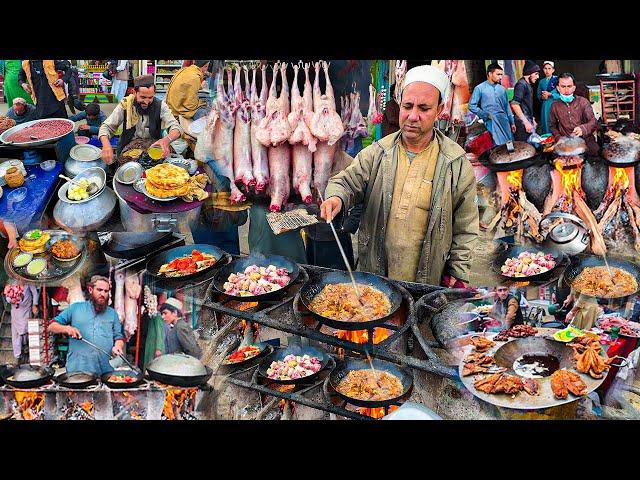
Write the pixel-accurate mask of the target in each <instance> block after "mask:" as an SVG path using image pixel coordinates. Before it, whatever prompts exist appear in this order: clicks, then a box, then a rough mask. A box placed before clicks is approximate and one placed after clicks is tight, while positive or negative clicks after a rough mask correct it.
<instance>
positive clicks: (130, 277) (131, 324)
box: [124, 273, 142, 340]
mask: <svg viewBox="0 0 640 480" xmlns="http://www.w3.org/2000/svg"><path fill="white" fill-rule="evenodd" d="M124 290H125V297H124V333H125V335H126V337H127V340H129V338H131V337H132V336H133V334H134V333H135V332H136V328H138V298H140V293H141V292H142V287H141V286H140V281H139V280H138V275H137V274H136V273H129V274H127V275H126V279H125V282H124Z"/></svg>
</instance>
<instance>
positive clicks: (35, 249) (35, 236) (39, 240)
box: [18, 230, 51, 253]
mask: <svg viewBox="0 0 640 480" xmlns="http://www.w3.org/2000/svg"><path fill="white" fill-rule="evenodd" d="M50 237H51V236H50V235H49V234H48V233H44V232H42V231H41V230H31V231H30V232H27V233H26V234H25V235H24V237H22V238H21V239H20V240H18V246H19V247H20V250H22V251H23V252H28V253H41V252H44V250H45V244H46V243H47V241H49V238H50Z"/></svg>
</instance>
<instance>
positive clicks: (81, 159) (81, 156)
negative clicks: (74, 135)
mask: <svg viewBox="0 0 640 480" xmlns="http://www.w3.org/2000/svg"><path fill="white" fill-rule="evenodd" d="M101 153H102V152H101V150H100V149H99V148H98V147H94V146H93V145H88V144H87V145H76V146H75V147H73V148H72V149H71V151H70V152H69V158H67V160H66V162H65V163H64V172H65V174H66V175H67V176H68V177H71V178H73V177H75V176H76V175H78V174H79V173H80V172H82V171H84V170H86V169H87V168H91V167H100V168H101V169H103V170H105V171H106V169H107V164H106V163H104V162H103V161H102V158H101Z"/></svg>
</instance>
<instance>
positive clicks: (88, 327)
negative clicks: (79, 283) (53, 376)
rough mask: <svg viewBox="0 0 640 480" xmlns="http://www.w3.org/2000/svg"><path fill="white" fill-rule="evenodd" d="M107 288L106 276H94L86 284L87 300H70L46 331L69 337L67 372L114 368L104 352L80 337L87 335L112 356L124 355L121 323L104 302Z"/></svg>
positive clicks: (93, 371)
mask: <svg viewBox="0 0 640 480" xmlns="http://www.w3.org/2000/svg"><path fill="white" fill-rule="evenodd" d="M109 290H110V288H109V279H107V278H106V277H102V276H100V275H94V276H93V277H91V281H90V282H89V284H88V291H89V301H86V302H77V303H72V304H71V305H70V306H69V308H67V309H66V310H65V311H64V312H62V313H61V314H60V315H58V316H56V317H55V318H54V319H53V321H52V322H51V325H50V326H49V331H51V332H52V333H63V334H65V335H69V337H71V338H70V339H69V353H68V355H67V373H73V372H88V373H95V374H96V375H102V374H104V373H108V372H111V371H113V367H112V366H111V365H110V364H109V360H110V359H109V358H108V357H107V356H106V355H105V354H104V353H102V352H99V351H98V350H96V349H95V348H93V347H91V346H90V345H88V344H86V343H84V342H82V341H80V340H78V339H79V338H86V339H87V340H88V341H90V342H91V343H94V344H96V345H97V346H98V347H100V348H102V349H103V350H105V351H107V352H109V351H110V352H111V353H113V355H114V356H115V355H122V354H123V348H124V335H123V334H122V324H121V323H120V319H119V318H118V314H117V313H116V311H115V310H114V309H113V308H111V307H109V306H108V305H107V303H108V301H109Z"/></svg>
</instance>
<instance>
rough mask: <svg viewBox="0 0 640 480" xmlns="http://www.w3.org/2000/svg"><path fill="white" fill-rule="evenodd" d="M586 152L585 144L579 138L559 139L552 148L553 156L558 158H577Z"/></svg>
mask: <svg viewBox="0 0 640 480" xmlns="http://www.w3.org/2000/svg"><path fill="white" fill-rule="evenodd" d="M586 151H587V144H586V142H585V141H584V139H582V138H581V137H574V136H571V137H560V138H559V139H558V141H557V142H556V144H555V146H554V147H553V153H554V155H557V156H559V157H578V156H581V155H584V154H585V153H586Z"/></svg>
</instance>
